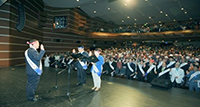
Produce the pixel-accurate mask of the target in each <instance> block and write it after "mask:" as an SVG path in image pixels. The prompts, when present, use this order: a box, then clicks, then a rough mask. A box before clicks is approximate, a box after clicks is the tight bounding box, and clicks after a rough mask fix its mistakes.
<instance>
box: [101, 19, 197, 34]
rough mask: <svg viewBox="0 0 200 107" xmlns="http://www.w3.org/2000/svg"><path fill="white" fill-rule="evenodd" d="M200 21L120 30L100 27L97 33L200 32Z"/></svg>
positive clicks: (148, 25) (120, 28) (132, 26)
mask: <svg viewBox="0 0 200 107" xmlns="http://www.w3.org/2000/svg"><path fill="white" fill-rule="evenodd" d="M199 29H200V20H189V21H180V22H172V23H157V24H148V23H145V24H143V25H128V26H120V27H118V28H105V27H100V28H99V29H97V32H109V33H124V32H130V33H148V32H163V31H181V30H199Z"/></svg>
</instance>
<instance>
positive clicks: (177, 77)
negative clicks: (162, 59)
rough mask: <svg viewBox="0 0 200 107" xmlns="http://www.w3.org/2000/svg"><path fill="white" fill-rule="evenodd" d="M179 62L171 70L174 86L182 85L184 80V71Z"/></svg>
mask: <svg viewBox="0 0 200 107" xmlns="http://www.w3.org/2000/svg"><path fill="white" fill-rule="evenodd" d="M179 65H180V64H179V63H176V64H175V68H172V69H171V71H170V72H169V74H170V80H171V82H172V86H173V87H180V86H181V83H182V82H183V77H184V75H185V74H184V71H183V69H181V68H180V67H179Z"/></svg>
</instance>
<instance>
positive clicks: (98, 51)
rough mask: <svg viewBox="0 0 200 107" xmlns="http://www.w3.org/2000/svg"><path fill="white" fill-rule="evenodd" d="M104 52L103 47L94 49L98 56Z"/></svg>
mask: <svg viewBox="0 0 200 107" xmlns="http://www.w3.org/2000/svg"><path fill="white" fill-rule="evenodd" d="M101 52H102V50H101V48H96V49H95V50H94V54H95V55H96V56H99V54H100V53H101Z"/></svg>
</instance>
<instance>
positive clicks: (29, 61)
mask: <svg viewBox="0 0 200 107" xmlns="http://www.w3.org/2000/svg"><path fill="white" fill-rule="evenodd" d="M27 44H28V45H29V48H28V49H27V50H26V51H25V59H26V60H25V61H26V74H27V86H26V95H27V100H28V101H38V100H39V99H40V97H39V96H38V95H36V94H35V92H36V89H37V87H38V83H39V81H40V76H41V74H42V62H41V60H42V58H43V56H44V54H45V49H44V46H43V44H39V41H38V40H36V39H33V40H30V41H28V42H27ZM39 48H40V51H39V52H38V49H39ZM101 52H102V50H101V49H100V48H96V49H95V50H93V52H92V51H90V52H89V54H88V52H86V51H84V47H83V46H78V52H76V50H75V49H73V50H72V54H71V55H70V56H79V57H76V58H72V57H70V58H68V59H67V58H66V57H65V58H66V59H65V61H68V62H67V64H70V63H73V65H74V67H75V68H76V69H77V78H78V83H77V84H76V85H85V84H86V72H85V70H86V69H87V66H88V64H87V63H90V64H91V65H92V67H91V74H92V77H93V82H94V86H93V87H92V88H91V89H92V90H94V91H99V90H100V87H101V78H100V76H101V74H102V70H103V68H102V66H103V64H104V58H103V56H101V55H100V53H101ZM90 56H93V57H95V58H96V59H97V60H96V61H95V62H94V60H89V58H90ZM57 59H58V60H57V61H54V62H53V63H51V64H49V62H48V63H45V66H46V67H49V66H50V65H51V66H52V65H55V64H54V63H58V62H59V59H60V58H57Z"/></svg>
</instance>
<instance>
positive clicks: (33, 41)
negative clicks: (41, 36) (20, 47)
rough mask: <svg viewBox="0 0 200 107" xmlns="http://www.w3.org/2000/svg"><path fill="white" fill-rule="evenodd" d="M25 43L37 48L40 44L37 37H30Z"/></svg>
mask: <svg viewBox="0 0 200 107" xmlns="http://www.w3.org/2000/svg"><path fill="white" fill-rule="evenodd" d="M27 44H29V46H32V47H34V48H35V49H38V48H39V46H40V44H39V41H38V40H37V39H32V40H30V41H29V42H27Z"/></svg>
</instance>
